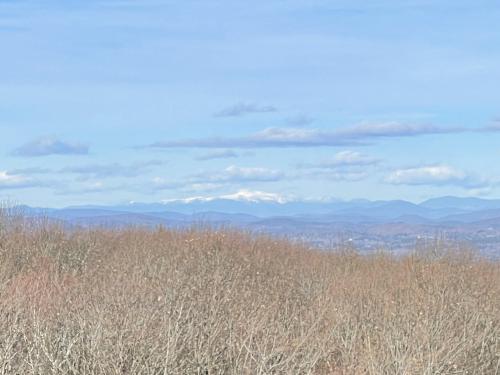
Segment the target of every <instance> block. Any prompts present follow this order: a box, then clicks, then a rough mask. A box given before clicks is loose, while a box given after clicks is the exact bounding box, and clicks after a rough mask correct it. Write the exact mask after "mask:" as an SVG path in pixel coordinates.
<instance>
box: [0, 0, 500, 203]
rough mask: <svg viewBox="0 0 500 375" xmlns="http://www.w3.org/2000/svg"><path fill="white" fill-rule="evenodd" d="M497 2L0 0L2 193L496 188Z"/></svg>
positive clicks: (351, 193) (393, 193)
mask: <svg viewBox="0 0 500 375" xmlns="http://www.w3.org/2000/svg"><path fill="white" fill-rule="evenodd" d="M498 20H500V4H498V2H496V1H480V0H479V1H474V2H472V1H461V0H454V1H450V0H443V1H440V0H434V1H426V0H420V1H419V0H408V1H404V0H398V1H387V0H380V1H377V0H373V1H370V0H364V1H357V0H349V1H335V0H330V1H321V0H308V1H305V0H287V1H273V0H267V1H259V0H256V1H253V2H243V1H223V0H217V1H209V0H204V1H191V0H184V1H167V0H163V1H162V0H135V1H132V0H86V1H79V0H68V1H55V0H46V1H43V0H40V1H32V0H26V1H20V0H0V47H1V49H0V51H1V52H0V53H1V59H0V72H1V73H0V131H1V137H0V151H1V153H0V199H1V200H9V201H15V202H20V203H26V204H31V205H38V206H65V205H73V204H87V203H96V204H112V203H120V202H127V201H132V200H133V201H160V200H165V199H176V198H186V197H192V196H212V197H215V196H223V195H228V194H234V193H236V192H241V191H244V192H246V193H247V194H248V195H252V194H253V195H255V196H258V195H259V194H264V193H267V194H274V195H273V196H279V197H282V198H283V199H332V198H340V199H352V198H369V199H407V200H411V201H420V200H423V199H426V198H429V197H434V196H439V195H459V196H484V197H492V198H493V197H496V198H498V197H500V167H499V165H498V164H499V163H497V162H496V161H497V160H498V159H499V157H500V147H499V145H500V108H499V101H498V86H499V82H500V27H498Z"/></svg>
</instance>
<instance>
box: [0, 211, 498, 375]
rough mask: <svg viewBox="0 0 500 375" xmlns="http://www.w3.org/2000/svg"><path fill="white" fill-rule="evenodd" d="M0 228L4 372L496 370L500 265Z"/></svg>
mask: <svg viewBox="0 0 500 375" xmlns="http://www.w3.org/2000/svg"><path fill="white" fill-rule="evenodd" d="M1 223H2V224H1V225H0V296H1V298H0V373H1V374H206V375H209V374H428V375H431V374H500V265H499V264H498V263H494V262H489V261H487V260H481V259H476V258H474V257H473V256H471V255H470V254H467V253H449V252H447V251H444V250H442V249H440V248H435V249H427V250H421V251H420V252H419V253H414V254H411V255H408V256H405V257H399V258H396V257H392V256H390V255H386V254H383V253H379V254H376V255H373V256H360V255H358V254H356V252H355V251H352V250H346V251H336V252H326V251H317V250H314V249H310V248H307V247H306V246H305V245H304V246H303V245H297V244H292V243H289V242H286V241H278V240H275V239H272V238H266V237H262V236H251V235H249V234H244V233H238V232H233V231H218V232H216V231H210V230H203V229H193V230H185V231H170V230H166V229H158V230H154V231H151V230H150V231H147V230H142V229H133V228H131V229H127V230H116V231H113V230H104V229H102V230H100V229H95V230H76V231H75V230H72V231H69V230H65V229H61V228H58V227H56V226H54V225H48V224H43V223H36V224H34V223H27V222H25V221H23V220H22V219H19V218H8V217H4V218H3V219H2V221H1Z"/></svg>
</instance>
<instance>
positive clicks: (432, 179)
mask: <svg viewBox="0 0 500 375" xmlns="http://www.w3.org/2000/svg"><path fill="white" fill-rule="evenodd" d="M386 182H388V183H390V184H394V185H437V186H440V185H456V186H461V187H464V188H473V187H481V186H486V185H488V182H487V181H484V180H481V179H478V178H476V177H474V176H472V175H470V174H468V173H466V172H464V171H462V170H460V169H457V168H453V167H451V166H448V165H443V164H437V165H427V166H420V167H413V168H406V169H398V170H395V171H393V172H392V173H391V174H390V175H389V176H388V177H387V178H386Z"/></svg>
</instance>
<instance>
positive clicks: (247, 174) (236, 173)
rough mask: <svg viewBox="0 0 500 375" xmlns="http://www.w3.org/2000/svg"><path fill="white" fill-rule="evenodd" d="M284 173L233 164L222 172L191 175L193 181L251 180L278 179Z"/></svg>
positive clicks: (236, 181)
mask: <svg viewBox="0 0 500 375" xmlns="http://www.w3.org/2000/svg"><path fill="white" fill-rule="evenodd" d="M283 177H284V173H283V172H281V171H278V170H274V169H268V168H260V167H237V166H235V165H231V166H229V167H227V168H225V169H224V170H222V171H220V172H204V173H200V174H197V175H193V176H191V177H190V181H191V182H193V183H204V182H212V183H222V182H234V183H239V182H251V181H260V182H266V181H278V180H280V179H282V178H283Z"/></svg>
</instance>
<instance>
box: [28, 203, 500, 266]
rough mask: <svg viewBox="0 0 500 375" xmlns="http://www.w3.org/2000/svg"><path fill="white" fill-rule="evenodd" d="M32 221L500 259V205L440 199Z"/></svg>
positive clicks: (42, 212) (126, 208)
mask: <svg viewBox="0 0 500 375" xmlns="http://www.w3.org/2000/svg"><path fill="white" fill-rule="evenodd" d="M19 208H20V209H21V210H22V211H23V213H24V214H25V215H27V216H32V217H40V216H43V217H46V218H49V219H52V220H57V221H58V222H62V223H64V224H66V225H71V226H108V227H109V226H112V227H117V226H119V227H121V226H128V225H134V226H147V227H155V226H158V225H163V226H166V227H174V228H183V227H189V226H193V225H210V226H217V227H220V226H225V227H235V228H240V229H245V230H250V231H256V232H265V233H270V234H276V235H280V236H287V237H290V238H295V239H300V240H305V241H308V242H311V243H314V244H315V245H319V246H330V245H331V244H332V242H338V241H339V239H345V238H348V239H349V240H350V241H351V242H353V243H354V244H355V245H356V246H357V247H358V248H359V249H361V250H366V251H369V250H373V249H375V248H379V247H386V248H390V249H396V250H402V249H408V248H409V247H412V246H414V244H415V241H416V240H417V239H422V238H427V239H429V240H430V239H432V238H435V237H436V235H437V234H439V235H441V236H442V235H446V236H447V237H450V238H452V239H454V240H456V241H457V242H463V243H465V242H466V243H469V244H470V245H472V246H474V247H476V248H478V249H480V250H481V251H483V252H486V253H487V254H488V255H492V256H498V254H499V253H500V251H499V250H498V249H497V245H498V244H500V200H492V199H481V198H470V197H467V198H460V197H451V196H447V197H440V198H433V199H429V200H426V201H424V202H421V203H418V204H416V203H412V202H407V201H404V200H388V201H370V200H352V201H340V200H337V201H336V200H333V201H327V202H321V201H285V200H282V199H279V198H277V197H274V196H272V195H262V194H261V195H257V196H254V195H250V194H236V195H233V196H225V197H209V198H207V197H196V198H189V199H183V200H170V201H163V202H158V203H137V202H130V203H127V204H121V205H113V206H90V205H88V206H73V207H66V208H61V209H53V208H34V207H28V206H20V207H19Z"/></svg>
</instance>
